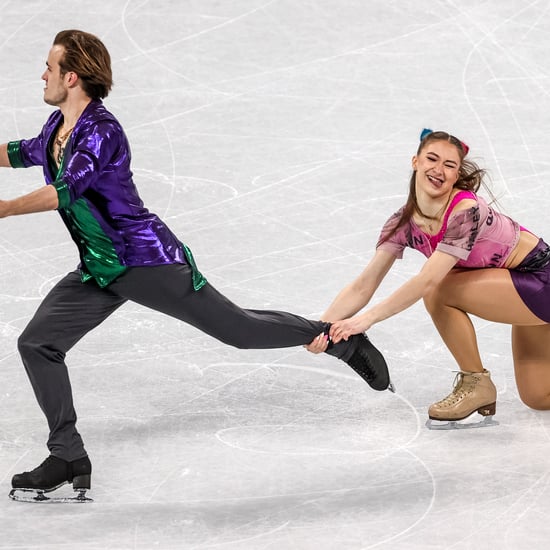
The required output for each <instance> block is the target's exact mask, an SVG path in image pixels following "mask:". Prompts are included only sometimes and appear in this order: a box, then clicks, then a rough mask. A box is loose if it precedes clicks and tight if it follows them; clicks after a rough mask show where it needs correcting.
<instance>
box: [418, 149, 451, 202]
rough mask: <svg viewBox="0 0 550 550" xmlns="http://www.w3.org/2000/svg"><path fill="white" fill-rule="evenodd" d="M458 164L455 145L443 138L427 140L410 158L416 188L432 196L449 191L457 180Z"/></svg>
mask: <svg viewBox="0 0 550 550" xmlns="http://www.w3.org/2000/svg"><path fill="white" fill-rule="evenodd" d="M460 164H461V158H460V155H459V153H458V150H457V148H456V146H455V145H453V144H452V143H449V142H448V141H445V140H437V141H431V142H429V143H428V144H427V145H425V146H424V148H423V149H422V150H421V151H420V153H419V154H418V155H416V156H414V157H413V159H412V166H413V170H415V171H416V186H417V189H418V188H419V187H420V189H422V190H423V191H425V192H426V193H427V194H428V195H429V196H434V197H437V196H441V195H445V194H447V193H450V192H451V191H452V189H453V186H454V184H455V183H456V182H457V180H458V175H459V171H460Z"/></svg>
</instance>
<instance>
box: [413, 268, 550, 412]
mask: <svg viewBox="0 0 550 550" xmlns="http://www.w3.org/2000/svg"><path fill="white" fill-rule="evenodd" d="M424 302H425V304H426V308H427V310H428V311H429V313H430V315H431V316H432V319H433V321H434V324H435V326H436V328H437V330H438V331H439V333H440V335H441V337H442V339H443V341H444V342H445V344H446V346H447V347H448V348H449V351H450V352H451V354H452V355H453V357H454V358H455V360H456V361H457V363H458V365H459V367H460V370H461V371H463V372H482V371H483V365H482V361H481V358H480V354H479V349H478V345H477V339H476V334H475V331H474V327H473V325H472V322H471V320H470V318H469V316H468V314H472V315H475V316H477V317H480V318H482V319H486V320H488V321H493V322H498V323H506V324H510V325H512V326H513V328H512V348H513V358H514V368H515V375H516V383H517V386H518V391H519V392H520V396H521V399H522V400H523V401H524V403H525V404H526V405H528V406H530V407H532V408H537V409H550V346H548V343H547V342H548V341H549V338H550V325H549V324H547V323H544V321H542V320H541V319H539V318H538V317H536V316H535V315H534V314H533V313H532V312H531V311H530V310H529V309H528V308H527V306H526V305H525V304H524V302H523V300H522V299H521V298H520V296H519V295H518V293H517V291H516V289H515V287H514V284H513V282H512V279H511V276H510V272H509V271H508V270H506V269H477V270H453V271H452V272H451V273H450V274H449V275H448V276H447V277H446V278H445V279H444V280H443V281H442V283H441V284H440V285H439V286H438V287H437V289H435V290H434V292H432V293H431V294H430V295H429V296H427V297H426V298H425V300H424ZM545 342H546V343H545Z"/></svg>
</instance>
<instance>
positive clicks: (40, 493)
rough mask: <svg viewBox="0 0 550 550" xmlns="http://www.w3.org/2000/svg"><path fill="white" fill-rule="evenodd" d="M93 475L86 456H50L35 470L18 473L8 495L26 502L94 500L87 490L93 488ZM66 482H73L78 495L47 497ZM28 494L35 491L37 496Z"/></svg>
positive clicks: (12, 481)
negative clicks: (72, 458)
mask: <svg viewBox="0 0 550 550" xmlns="http://www.w3.org/2000/svg"><path fill="white" fill-rule="evenodd" d="M91 476H92V464H91V462H90V459H89V458H88V457H87V456H85V457H84V458H80V459H78V460H73V461H72V462H67V461H66V460H62V459H61V458H57V457H56V456H49V457H48V458H47V459H46V460H44V462H42V464H40V466H38V467H36V468H35V469H34V470H32V471H30V472H23V473H22V474H15V475H14V476H13V478H12V480H11V486H12V490H11V491H10V495H9V496H10V498H11V499H13V500H19V501H23V502H90V501H91V500H92V499H91V498H88V497H87V496H86V491H87V490H88V489H89V488H90V481H91ZM66 483H72V484H73V490H74V491H75V492H77V493H78V495H77V496H74V497H47V496H45V493H50V492H52V491H55V490H56V489H58V488H59V487H61V486H62V485H65V484H66ZM26 493H34V496H27V495H26Z"/></svg>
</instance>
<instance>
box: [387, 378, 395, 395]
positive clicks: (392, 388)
mask: <svg viewBox="0 0 550 550" xmlns="http://www.w3.org/2000/svg"><path fill="white" fill-rule="evenodd" d="M387 389H388V390H389V391H391V392H392V393H395V386H394V385H393V382H392V381H391V380H390V383H389V384H388V388H387Z"/></svg>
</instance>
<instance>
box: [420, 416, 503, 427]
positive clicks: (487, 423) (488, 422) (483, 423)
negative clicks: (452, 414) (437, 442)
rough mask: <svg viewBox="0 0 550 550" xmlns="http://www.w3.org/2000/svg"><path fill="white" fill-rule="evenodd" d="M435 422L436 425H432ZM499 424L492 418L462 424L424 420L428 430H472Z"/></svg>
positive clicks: (452, 421)
mask: <svg viewBox="0 0 550 550" xmlns="http://www.w3.org/2000/svg"><path fill="white" fill-rule="evenodd" d="M434 422H436V423H434ZM498 425H499V423H498V422H497V421H496V420H493V417H492V416H484V417H483V420H481V421H480V422H464V423H461V422H460V421H458V420H449V421H441V420H432V419H431V418H428V420H426V428H428V429H429V430H471V429H473V428H489V427H491V426H498Z"/></svg>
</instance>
